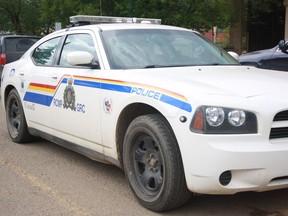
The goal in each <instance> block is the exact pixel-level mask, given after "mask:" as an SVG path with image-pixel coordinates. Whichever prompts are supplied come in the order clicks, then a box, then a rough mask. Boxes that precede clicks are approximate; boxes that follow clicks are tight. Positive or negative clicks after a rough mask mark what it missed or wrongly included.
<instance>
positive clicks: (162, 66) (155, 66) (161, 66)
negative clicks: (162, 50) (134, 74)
mask: <svg viewBox="0 0 288 216" xmlns="http://www.w3.org/2000/svg"><path fill="white" fill-rule="evenodd" d="M189 66H197V65H196V64H184V65H178V64H176V65H147V66H145V67H144V68H164V67H189Z"/></svg>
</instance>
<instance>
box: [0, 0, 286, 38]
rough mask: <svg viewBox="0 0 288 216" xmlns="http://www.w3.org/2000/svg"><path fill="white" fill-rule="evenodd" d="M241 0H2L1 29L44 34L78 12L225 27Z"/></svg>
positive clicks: (263, 3) (258, 3)
mask: <svg viewBox="0 0 288 216" xmlns="http://www.w3.org/2000/svg"><path fill="white" fill-rule="evenodd" d="M243 1H244V2H248V3H249V6H250V7H251V9H252V10H255V11H259V10H260V11H270V10H273V9H274V8H275V7H280V6H281V4H283V1H282V0H277V1H271V0H253V1H252V0H243ZM235 2H240V0H239V1H238V0H0V13H1V17H0V32H1V31H10V32H16V33H26V34H38V35H45V34H48V33H50V32H51V31H54V28H55V22H61V23H62V28H64V27H66V26H67V25H68V24H69V17H70V16H72V15H77V14H83V15H84V14H85V15H103V16H125V17H130V16H132V17H146V18H159V19H162V23H163V24H169V25H177V26H182V27H186V28H191V29H196V30H198V31H207V30H210V29H211V28H212V26H218V27H219V28H225V27H227V26H230V25H231V24H233V22H235V21H237V19H239V18H240V16H239V14H238V11H236V10H233V3H235Z"/></svg>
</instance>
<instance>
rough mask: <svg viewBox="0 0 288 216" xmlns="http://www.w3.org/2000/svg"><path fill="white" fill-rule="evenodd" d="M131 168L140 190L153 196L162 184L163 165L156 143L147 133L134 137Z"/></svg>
mask: <svg viewBox="0 0 288 216" xmlns="http://www.w3.org/2000/svg"><path fill="white" fill-rule="evenodd" d="M132 154H133V157H134V158H133V161H134V164H133V168H134V172H135V176H136V180H137V181H136V182H137V184H138V186H139V188H140V190H141V191H142V192H143V193H144V194H146V195H148V196H155V195H157V193H158V192H159V191H160V190H161V187H162V185H163V180H164V179H163V176H164V166H163V158H162V153H161V149H160V148H159V145H158V143H157V142H156V141H155V140H154V139H153V138H152V137H151V136H150V135H148V134H145V133H143V134H141V135H139V136H137V137H136V139H135V145H134V149H133V152H132Z"/></svg>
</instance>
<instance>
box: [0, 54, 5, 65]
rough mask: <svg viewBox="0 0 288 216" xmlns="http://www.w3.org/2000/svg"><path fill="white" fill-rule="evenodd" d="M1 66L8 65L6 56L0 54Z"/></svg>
mask: <svg viewBox="0 0 288 216" xmlns="http://www.w3.org/2000/svg"><path fill="white" fill-rule="evenodd" d="M0 64H1V65H5V64H6V54H5V53H0Z"/></svg>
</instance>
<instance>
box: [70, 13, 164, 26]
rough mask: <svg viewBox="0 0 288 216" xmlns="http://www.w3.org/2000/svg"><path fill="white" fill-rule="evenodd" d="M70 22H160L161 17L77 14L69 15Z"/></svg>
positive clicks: (77, 23)
mask: <svg viewBox="0 0 288 216" xmlns="http://www.w3.org/2000/svg"><path fill="white" fill-rule="evenodd" d="M70 22H71V23H72V24H73V25H76V26H77V25H87V24H88V25H89V24H100V23H150V24H161V19H150V18H135V17H133V18H132V17H110V16H87V15H77V16H71V17H70Z"/></svg>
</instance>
